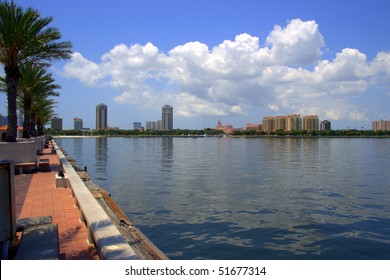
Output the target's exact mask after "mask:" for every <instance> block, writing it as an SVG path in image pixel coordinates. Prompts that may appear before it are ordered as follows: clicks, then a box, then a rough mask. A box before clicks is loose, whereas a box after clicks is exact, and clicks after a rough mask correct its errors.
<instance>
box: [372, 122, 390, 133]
mask: <svg viewBox="0 0 390 280" xmlns="http://www.w3.org/2000/svg"><path fill="white" fill-rule="evenodd" d="M372 130H374V131H379V130H382V131H389V130H390V121H385V120H380V121H373V122H372Z"/></svg>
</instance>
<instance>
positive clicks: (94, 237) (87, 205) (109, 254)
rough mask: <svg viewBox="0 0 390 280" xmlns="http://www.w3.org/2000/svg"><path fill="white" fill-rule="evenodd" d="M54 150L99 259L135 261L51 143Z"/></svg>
mask: <svg viewBox="0 0 390 280" xmlns="http://www.w3.org/2000/svg"><path fill="white" fill-rule="evenodd" d="M53 144H54V148H55V150H56V152H57V155H58V158H59V160H60V162H61V165H62V168H63V170H64V173H65V175H66V177H67V178H68V180H69V183H70V186H71V189H72V192H73V195H74V197H75V199H76V202H77V206H78V207H79V209H80V212H81V217H80V218H81V220H82V221H84V222H85V223H86V225H87V228H88V230H89V241H90V242H94V243H95V246H96V250H97V252H98V254H99V257H100V259H107V260H137V259H139V258H138V256H137V255H136V254H135V252H134V250H133V249H132V248H131V246H130V245H129V244H128V243H127V241H126V239H125V238H124V237H123V235H122V234H121V233H120V232H119V230H118V229H117V228H116V226H115V225H114V223H113V222H112V221H111V219H110V218H109V217H108V215H107V213H106V212H105V211H104V209H103V208H102V207H101V206H100V205H99V203H98V202H97V201H96V199H95V198H94V197H93V195H92V193H91V192H90V191H89V189H88V188H87V187H86V186H85V184H84V182H83V181H82V180H81V178H80V177H79V175H78V174H77V172H76V171H75V170H74V169H73V167H72V165H71V164H70V163H69V162H68V160H67V159H66V157H65V156H64V154H63V153H62V152H61V150H60V149H59V148H58V146H57V144H56V143H55V141H53Z"/></svg>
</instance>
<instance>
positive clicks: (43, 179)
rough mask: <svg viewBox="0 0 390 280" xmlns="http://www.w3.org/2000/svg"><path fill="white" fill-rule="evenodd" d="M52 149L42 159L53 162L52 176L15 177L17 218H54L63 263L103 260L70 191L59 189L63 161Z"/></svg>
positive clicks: (50, 173) (37, 173) (45, 151)
mask: <svg viewBox="0 0 390 280" xmlns="http://www.w3.org/2000/svg"><path fill="white" fill-rule="evenodd" d="M51 147H52V146H51V143H50V145H49V148H47V149H45V150H44V151H43V154H42V155H41V156H40V159H49V161H50V169H51V172H35V173H33V174H22V175H15V200H16V217H17V218H27V217H36V216H52V218H53V223H55V224H58V234H59V243H60V256H59V258H60V259H66V260H96V259H99V257H98V255H97V253H96V250H95V247H94V245H92V244H88V242H87V229H86V226H85V224H84V223H82V222H80V220H79V217H80V211H79V210H78V209H77V208H75V206H74V204H75V203H74V198H73V197H72V196H71V192H70V189H64V188H56V185H55V175H56V174H57V172H58V168H59V166H60V165H59V160H58V157H57V155H56V154H51V153H50V151H51Z"/></svg>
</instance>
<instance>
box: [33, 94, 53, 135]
mask: <svg viewBox="0 0 390 280" xmlns="http://www.w3.org/2000/svg"><path fill="white" fill-rule="evenodd" d="M55 104H56V102H55V101H54V100H53V99H48V98H45V99H43V98H42V99H37V100H35V102H34V104H33V108H32V109H33V112H34V113H33V115H35V120H36V123H37V135H38V136H41V135H43V134H44V127H45V125H46V124H47V123H49V122H50V120H51V119H52V118H53V117H54V115H55V113H54V108H55Z"/></svg>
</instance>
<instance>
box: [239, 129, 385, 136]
mask: <svg viewBox="0 0 390 280" xmlns="http://www.w3.org/2000/svg"><path fill="white" fill-rule="evenodd" d="M233 135H235V136H256V135H257V136H267V135H270V136H312V137H314V136H318V137H344V136H351V137H352V136H355V137H370V136H390V131H381V130H380V131H373V130H357V129H339V130H315V131H307V130H296V131H284V130H282V129H279V130H276V131H272V132H265V131H255V130H237V131H235V132H234V133H233Z"/></svg>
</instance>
